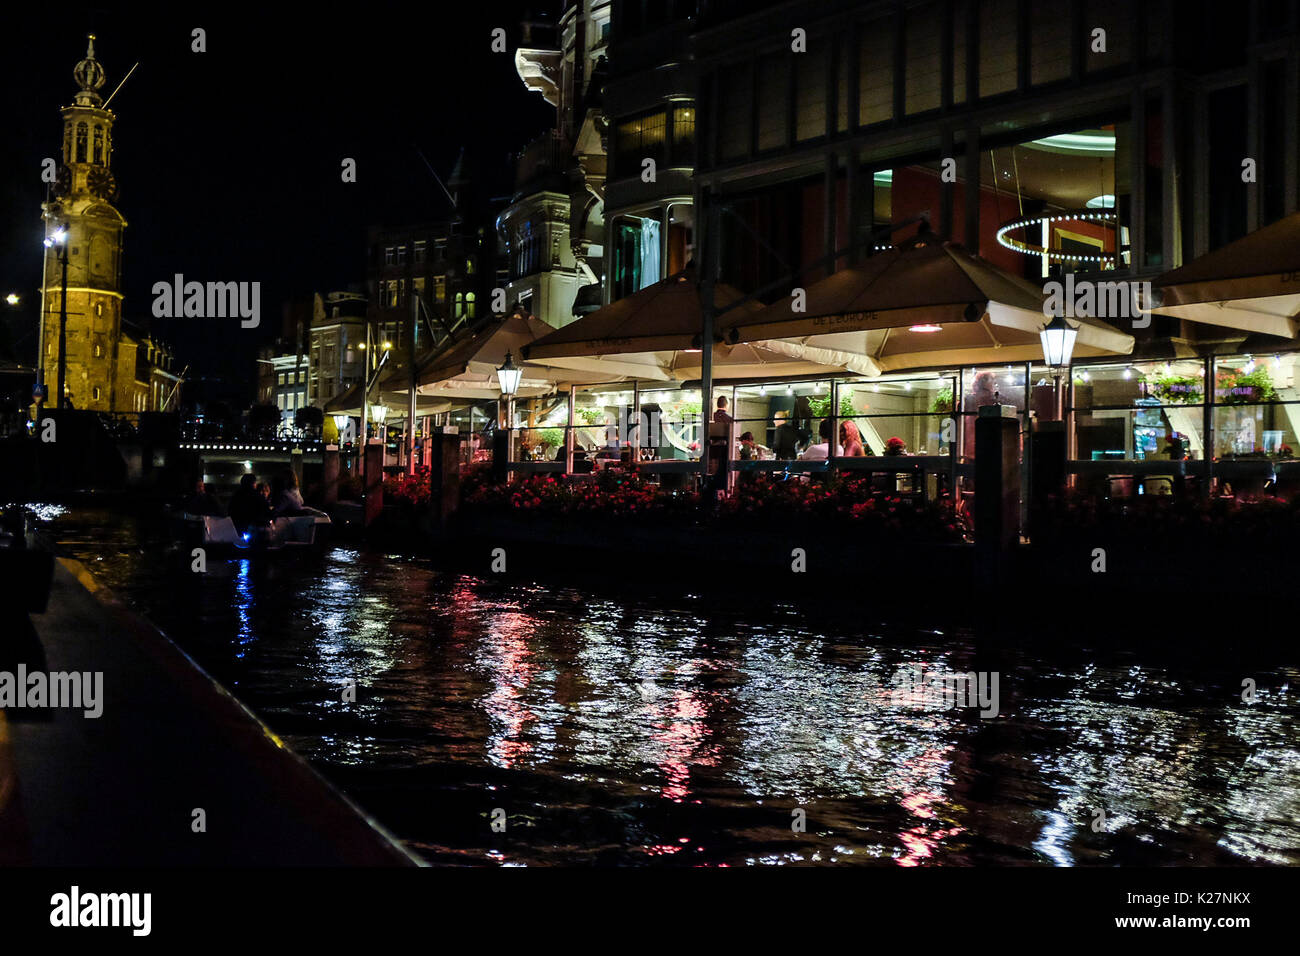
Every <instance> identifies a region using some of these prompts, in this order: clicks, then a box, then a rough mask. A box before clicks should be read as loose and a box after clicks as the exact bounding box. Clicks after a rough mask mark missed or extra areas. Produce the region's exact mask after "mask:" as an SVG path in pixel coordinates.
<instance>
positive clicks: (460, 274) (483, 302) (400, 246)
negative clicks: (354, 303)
mask: <svg viewBox="0 0 1300 956" xmlns="http://www.w3.org/2000/svg"><path fill="white" fill-rule="evenodd" d="M446 190H447V193H446V214H445V215H443V216H441V217H439V218H436V219H431V220H425V221H422V222H416V223H408V224H405V225H389V226H375V227H373V228H371V229H370V231H369V234H368V238H367V248H368V253H367V261H368V267H367V291H368V299H369V305H368V307H367V310H366V316H367V318H368V320H369V321H370V323H371V335H372V337H373V338H374V339H375V340H376V341H378V342H380V343H383V342H389V343H391V346H392V348H393V350H394V357H395V358H402V359H403V360H404V356H405V354H406V350H407V349H408V348H409V343H410V341H411V338H412V328H411V323H412V315H413V314H414V312H413V309H412V305H413V296H414V297H418V298H419V300H420V301H421V302H422V303H423V309H422V311H421V315H420V319H419V321H417V322H415V326H414V330H413V331H414V341H415V349H416V354H419V353H420V352H423V351H425V350H426V349H428V348H431V347H432V346H434V345H436V344H437V343H439V342H441V341H442V340H444V339H445V338H446V337H447V336H448V335H449V334H452V333H454V332H455V330H456V329H458V328H460V327H461V326H463V325H465V324H466V323H473V322H474V321H475V320H476V319H478V318H479V317H480V316H482V315H485V314H486V310H487V308H488V307H489V305H490V299H491V291H492V289H493V287H494V283H495V281H496V252H497V237H496V235H495V234H494V232H493V231H492V228H491V217H492V213H491V211H490V207H487V209H488V211H485V206H484V203H485V200H484V199H483V197H482V196H480V195H477V193H476V191H475V189H474V184H473V183H472V182H471V180H470V177H469V176H468V174H467V171H466V160H465V153H464V151H463V150H462V152H461V154H460V156H459V158H458V159H457V160H456V164H455V166H454V167H453V168H452V171H451V174H450V175H449V176H448V178H447V182H446Z"/></svg>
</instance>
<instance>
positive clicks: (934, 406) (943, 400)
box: [930, 385, 952, 415]
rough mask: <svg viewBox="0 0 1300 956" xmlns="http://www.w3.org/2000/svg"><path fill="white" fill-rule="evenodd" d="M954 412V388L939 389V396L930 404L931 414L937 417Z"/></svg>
mask: <svg viewBox="0 0 1300 956" xmlns="http://www.w3.org/2000/svg"><path fill="white" fill-rule="evenodd" d="M951 411H952V386H951V385H949V386H948V387H946V388H941V389H939V394H937V395H935V396H934V401H932V402H931V403H930V413H931V414H932V415H937V414H940V413H942V412H951Z"/></svg>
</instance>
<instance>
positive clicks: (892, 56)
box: [614, 0, 1300, 461]
mask: <svg viewBox="0 0 1300 956" xmlns="http://www.w3.org/2000/svg"><path fill="white" fill-rule="evenodd" d="M661 6H663V5H656V4H648V5H647V4H640V3H637V2H635V0H628V2H625V3H621V4H616V5H615V11H614V19H615V36H616V38H617V37H618V35H619V23H620V15H622V16H624V17H627V18H629V19H628V20H627V22H630V23H635V22H637V21H636V19H635V18H636V16H638V15H641V16H644V15H645V13H646V11H647V10H648V9H650V8H655V9H658V8H659V7H661ZM673 6H675V5H673ZM633 10H635V11H637V13H632V14H629V11H633ZM690 12H691V13H692V14H693V15H692V17H691V19H690V24H691V37H690V50H691V56H692V60H693V71H694V74H695V76H694V82H695V84H696V90H697V95H698V106H699V109H698V123H697V124H696V129H695V153H696V161H695V177H694V185H695V190H696V198H697V201H698V200H699V198H700V197H701V195H703V194H704V193H705V192H706V191H707V192H710V193H711V194H713V195H714V196H716V198H717V201H718V203H719V204H720V206H721V207H722V209H723V212H722V213H721V215H720V216H719V235H718V236H717V240H718V247H717V248H718V252H719V258H720V272H721V276H722V278H723V279H724V280H725V281H726V282H728V283H730V284H732V285H733V286H735V287H736V288H738V289H740V290H741V291H742V292H759V291H760V290H764V289H767V291H766V292H764V293H763V296H762V298H763V300H764V301H767V302H774V301H776V300H778V299H781V298H783V297H788V296H790V295H791V290H792V289H793V288H795V287H806V286H808V285H811V284H812V283H814V282H816V281H817V280H818V279H819V278H822V277H824V276H825V275H827V273H828V272H831V271H835V270H838V269H842V268H844V267H845V266H846V265H848V264H849V263H851V262H854V261H858V260H860V259H861V258H862V257H863V256H864V255H865V254H866V253H867V252H868V251H870V249H871V248H873V247H874V248H876V249H879V248H882V247H887V246H889V245H891V244H894V243H898V242H900V241H904V240H906V239H908V238H909V237H911V236H913V235H915V234H916V232H917V231H918V230H919V229H920V228H921V223H922V221H924V222H925V223H928V225H929V226H930V227H931V228H932V229H933V231H934V232H935V233H937V234H939V235H940V236H943V237H949V238H951V239H953V240H955V241H958V242H960V243H962V244H963V245H964V246H965V248H966V249H967V250H969V251H971V252H974V253H977V254H978V255H980V256H981V257H983V258H984V259H986V260H987V261H989V262H991V263H993V264H995V265H997V266H999V267H1001V268H1003V269H1005V270H1007V271H1008V272H1011V273H1012V274H1014V275H1017V276H1020V277H1023V278H1025V279H1027V280H1030V281H1032V282H1035V283H1037V284H1039V285H1042V284H1044V283H1046V282H1051V281H1053V280H1057V281H1061V280H1063V279H1065V277H1066V276H1067V275H1071V276H1073V277H1074V279H1075V280H1079V281H1083V282H1091V283H1101V282H1116V281H1122V282H1128V283H1141V282H1142V281H1150V280H1154V279H1155V278H1157V277H1158V276H1160V275H1161V274H1163V273H1165V272H1167V271H1168V270H1170V269H1173V268H1175V267H1177V266H1180V265H1182V264H1183V263H1185V262H1188V261H1189V260H1191V259H1193V258H1194V257H1197V256H1200V255H1202V254H1204V253H1207V252H1209V251H1211V250H1214V249H1217V248H1219V247H1222V246H1224V245H1225V244H1226V243H1228V242H1230V241H1232V240H1234V239H1237V238H1239V237H1241V236H1244V235H1245V234H1247V233H1249V232H1251V231H1253V230H1256V229H1258V228H1260V227H1262V226H1264V225H1266V224H1268V223H1271V222H1274V221H1276V220H1278V219H1280V218H1282V217H1283V216H1285V215H1287V214H1289V213H1293V212H1295V211H1296V209H1297V194H1298V191H1300V190H1298V183H1300V135H1298V134H1300V112H1298V110H1297V102H1298V99H1300V96H1298V93H1297V89H1298V86H1300V10H1298V9H1297V6H1296V4H1294V3H1249V4H1246V5H1244V6H1243V7H1242V8H1241V10H1240V11H1239V13H1234V14H1227V13H1226V12H1225V11H1224V9H1223V7H1222V5H1220V4H1216V3H1211V2H1207V0H1197V2H1187V3H1173V2H1172V0H1154V2H1149V3H1140V4H1138V3H1126V2H1120V0H1075V2H1071V3H1068V4H1064V5H1051V4H1038V5H1034V4H1026V3H1022V2H1017V0H908V2H893V0H890V2H876V3H858V2H848V0H827V2H824V3H820V4H817V5H816V6H815V8H814V7H810V6H809V5H806V4H791V3H773V2H761V0H759V2H755V0H744V2H736V0H701V2H700V3H699V4H698V5H696V8H695V9H694V10H692V11H690ZM672 28H673V27H671V26H669V27H666V28H665V27H660V28H659V29H661V30H662V29H669V30H671V29H672ZM646 29H651V26H650V24H648V23H647V24H646ZM647 35H653V34H647ZM616 42H621V41H616ZM618 69H619V67H617V66H615V68H614V70H615V73H617V71H618ZM614 165H615V169H616V171H617V170H619V169H620V168H626V167H625V166H621V165H620V163H619V162H618V161H617V159H616V161H615V164H614ZM786 277H789V278H786ZM1103 317H1104V318H1106V319H1107V320H1108V321H1111V322H1113V323H1114V324H1116V325H1117V326H1119V327H1121V328H1122V329H1123V330H1124V331H1125V332H1129V333H1131V334H1132V335H1133V336H1134V337H1135V338H1136V345H1135V348H1134V351H1133V354H1132V358H1131V360H1126V361H1123V362H1117V363H1116V362H1112V363H1100V362H1097V363H1095V367H1093V368H1088V367H1077V368H1076V370H1075V372H1074V374H1073V376H1072V379H1071V381H1068V382H1067V383H1066V387H1067V389H1069V394H1068V395H1067V396H1066V398H1065V404H1066V406H1067V408H1068V409H1069V417H1070V421H1071V425H1070V430H1071V439H1070V440H1071V457H1072V458H1075V459H1080V460H1085V461H1086V460H1098V459H1101V460H1105V459H1108V458H1115V459H1124V460H1131V459H1134V458H1141V457H1144V456H1159V455H1160V454H1162V453H1163V450H1164V449H1165V448H1167V447H1168V446H1169V444H1170V436H1172V437H1173V439H1174V440H1176V441H1177V442H1179V443H1181V446H1182V447H1183V448H1185V449H1186V450H1187V451H1188V452H1189V453H1191V454H1193V455H1194V456H1197V457H1202V456H1206V455H1209V456H1220V457H1221V456H1224V455H1250V454H1254V453H1263V454H1274V455H1276V454H1285V453H1286V452H1287V450H1289V449H1290V448H1294V447H1296V446H1295V442H1294V439H1295V438H1296V437H1297V435H1300V431H1297V427H1298V426H1300V421H1296V420H1295V411H1296V409H1297V408H1300V406H1298V405H1296V404H1293V403H1294V402H1296V401H1300V389H1298V387H1297V386H1300V378H1298V377H1297V372H1296V369H1297V361H1296V357H1295V352H1294V349H1295V347H1296V343H1295V338H1294V328H1293V327H1292V326H1289V325H1288V324H1287V323H1285V322H1276V321H1270V322H1267V323H1265V322H1263V321H1261V322H1260V323H1258V324H1250V323H1245V324H1242V325H1238V326H1236V327H1234V326H1233V325H1229V324H1223V323H1216V322H1214V321H1212V320H1204V319H1202V320H1201V321H1190V320H1187V319H1180V318H1173V317H1170V316H1166V315H1160V314H1151V315H1146V316H1143V317H1141V318H1139V317H1138V316H1136V315H1128V314H1120V315H1104V316H1103ZM1264 330H1267V331H1264ZM922 331H928V330H922ZM930 334H931V335H933V337H934V338H936V339H937V338H940V337H942V336H943V335H944V332H943V331H934V332H932V333H930ZM1086 364H1087V363H1085V365H1086ZM916 372H917V374H918V375H929V374H939V375H940V376H947V375H949V374H953V375H954V376H955V377H957V378H955V380H958V379H959V380H960V381H961V383H962V384H961V386H960V387H961V389H962V397H961V399H960V401H959V407H960V409H961V410H962V411H964V412H965V413H967V414H968V415H973V414H974V412H975V410H976V407H977V406H978V405H979V404H983V403H986V402H988V401H990V400H992V399H993V397H994V396H997V400H998V401H1001V402H1003V403H1009V404H1013V405H1014V406H1015V407H1016V409H1017V411H1018V413H1019V414H1020V415H1021V416H1022V417H1023V418H1024V419H1026V420H1027V419H1028V418H1029V417H1030V416H1031V414H1033V413H1037V414H1046V413H1047V411H1048V410H1049V409H1050V407H1051V406H1050V402H1051V392H1052V388H1051V379H1052V376H1051V374H1050V370H1049V369H1047V368H1046V367H1045V366H1044V365H1043V364H1042V363H1039V362H1035V363H1030V364H1025V365H1022V364H1020V363H1009V364H1008V365H1006V366H1005V367H1001V368H999V367H993V368H983V369H980V370H979V371H977V370H976V369H975V368H973V367H968V368H965V369H954V368H951V367H946V368H937V367H930V366H927V365H925V363H924V362H922V363H920V364H918V365H917V367H916ZM1265 377H1266V378H1267V382H1264V381H1263V379H1264V378H1265ZM1206 383H1208V385H1207V384H1206ZM796 391H797V388H796ZM889 391H890V386H887V385H882V386H881V392H880V394H881V395H885V394H888V393H889ZM917 391H919V389H913V390H912V394H916V392H917ZM1207 392H1208V395H1207ZM1210 395H1212V396H1213V397H1214V401H1209V400H1208V397H1209V396H1210ZM1264 396H1271V400H1272V402H1275V403H1276V404H1272V403H1268V402H1264V401H1263V400H1262V399H1263V397H1264ZM863 406H869V408H868V413H871V412H879V413H881V414H882V415H883V414H885V413H899V414H902V413H910V414H914V415H916V416H917V418H918V422H917V425H916V427H915V428H914V429H913V435H914V438H913V440H912V441H909V442H908V445H909V447H914V445H913V442H914V441H915V442H919V443H924V441H925V438H926V436H927V434H929V433H933V432H936V431H937V428H936V426H935V424H934V423H933V422H932V423H930V424H929V425H928V426H923V425H922V424H921V422H922V421H924V420H925V416H926V415H927V414H929V413H931V412H932V409H933V408H938V407H941V404H934V405H932V406H931V407H922V406H921V405H919V404H917V403H915V402H912V403H909V402H908V401H906V400H905V396H904V395H902V394H901V389H900V394H899V395H897V396H895V397H894V398H892V399H890V400H889V401H886V400H884V399H883V398H880V399H872V398H871V397H870V396H868V397H867V400H866V401H864V402H860V403H859V408H861V407H863ZM903 421H904V420H903V419H888V420H887V424H888V425H889V427H891V428H893V427H896V426H897V427H900V428H901V423H902V422H903ZM882 437H883V436H882ZM928 444H929V445H930V447H932V448H933V447H936V445H937V440H936V439H935V438H934V437H933V435H931V437H930V441H929V442H928Z"/></svg>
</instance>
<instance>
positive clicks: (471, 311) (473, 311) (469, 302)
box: [465, 292, 478, 319]
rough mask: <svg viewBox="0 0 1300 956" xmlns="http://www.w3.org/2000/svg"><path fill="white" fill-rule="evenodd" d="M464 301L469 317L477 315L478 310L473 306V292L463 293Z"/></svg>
mask: <svg viewBox="0 0 1300 956" xmlns="http://www.w3.org/2000/svg"><path fill="white" fill-rule="evenodd" d="M465 302H466V308H467V309H468V311H469V317H470V318H471V319H472V318H475V317H476V316H477V315H478V311H477V309H476V308H475V305H474V293H473V292H467V293H465Z"/></svg>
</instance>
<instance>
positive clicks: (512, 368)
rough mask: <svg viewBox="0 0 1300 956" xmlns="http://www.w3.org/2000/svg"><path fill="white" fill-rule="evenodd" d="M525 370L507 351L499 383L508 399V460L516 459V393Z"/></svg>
mask: <svg viewBox="0 0 1300 956" xmlns="http://www.w3.org/2000/svg"><path fill="white" fill-rule="evenodd" d="M523 374H524V370H523V369H521V368H520V367H519V366H517V365H515V360H514V356H513V355H511V354H510V353H509V352H506V360H505V362H504V363H503V364H502V365H501V367H500V368H499V369H497V384H499V385H500V386H501V395H502V397H503V398H504V399H505V400H506V461H512V460H513V459H514V454H513V452H514V449H513V448H512V447H511V446H512V445H514V435H515V432H514V428H515V393H516V392H517V391H519V379H520V378H521V377H523Z"/></svg>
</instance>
